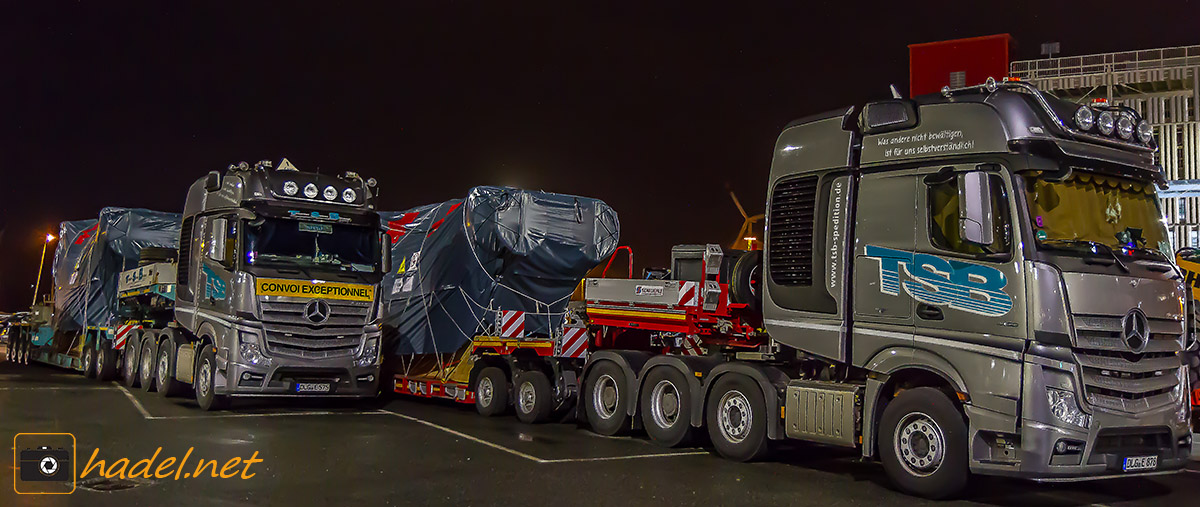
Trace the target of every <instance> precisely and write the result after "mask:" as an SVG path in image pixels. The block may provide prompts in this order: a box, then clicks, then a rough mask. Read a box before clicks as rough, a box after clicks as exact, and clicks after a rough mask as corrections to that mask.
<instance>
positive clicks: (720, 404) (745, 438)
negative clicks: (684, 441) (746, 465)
mask: <svg viewBox="0 0 1200 507" xmlns="http://www.w3.org/2000/svg"><path fill="white" fill-rule="evenodd" d="M705 412H707V413H706V414H705V421H704V423H705V424H706V425H707V426H708V436H709V437H710V438H711V439H712V443H713V447H715V448H716V449H717V454H720V455H721V456H723V457H724V458H726V459H730V460H733V461H754V460H759V459H762V458H763V457H765V456H766V455H767V450H768V447H767V422H768V417H769V416H768V414H767V404H766V401H764V400H763V394H762V389H761V388H759V387H758V383H756V382H754V380H752V379H750V377H746V376H744V375H738V374H727V375H723V376H721V378H719V379H717V383H716V385H715V386H713V389H712V391H709V393H708V408H707V410H705Z"/></svg>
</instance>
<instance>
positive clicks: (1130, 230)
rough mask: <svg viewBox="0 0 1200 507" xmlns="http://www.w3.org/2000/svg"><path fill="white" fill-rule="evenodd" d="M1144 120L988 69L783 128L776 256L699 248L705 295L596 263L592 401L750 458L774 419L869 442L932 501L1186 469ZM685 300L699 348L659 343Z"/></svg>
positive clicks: (602, 428)
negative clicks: (978, 80)
mask: <svg viewBox="0 0 1200 507" xmlns="http://www.w3.org/2000/svg"><path fill="white" fill-rule="evenodd" d="M1151 134H1152V132H1151V131H1150V129H1149V126H1148V125H1147V124H1146V123H1145V122H1142V121H1141V120H1140V118H1138V117H1137V115H1136V114H1135V113H1134V112H1133V111H1131V110H1128V109H1124V108H1115V107H1112V108H1108V107H1106V108H1094V107H1088V106H1084V107H1080V106H1077V105H1074V104H1070V103H1067V102H1064V101H1060V100H1058V99H1056V98H1054V97H1052V96H1049V95H1046V94H1043V93H1042V92H1040V91H1038V90H1037V89H1035V88H1034V87H1032V86H1030V85H1027V84H1024V83H1020V82H1004V83H995V82H994V81H991V80H989V82H988V83H987V84H986V85H982V86H975V87H968V88H963V89H957V90H945V91H944V92H943V93H942V94H939V95H934V96H924V97H918V98H916V99H914V100H902V99H894V100H884V101H879V102H872V103H868V104H866V105H865V106H863V107H857V108H847V109H845V110H839V111H836V112H833V113H829V114H824V115H817V116H813V117H809V118H805V119H802V120H798V121H796V122H793V123H792V124H790V125H788V126H787V127H786V128H785V129H784V131H783V132H782V134H781V135H780V137H779V139H778V141H777V144H776V148H775V153H774V157H773V161H772V166H771V172H770V181H769V187H768V188H769V192H768V201H767V202H768V211H767V228H766V230H767V234H766V241H765V245H764V250H763V253H762V254H761V255H762V256H761V257H759V255H758V254H757V253H756V254H747V255H742V256H741V258H740V259H738V263H739V264H738V265H737V266H735V268H734V269H733V270H732V272H731V273H730V275H729V277H728V278H724V279H722V277H721V276H720V269H717V268H714V267H713V264H712V263H715V262H716V256H715V253H716V252H715V251H714V252H713V255H709V258H708V262H706V264H705V279H704V280H703V285H702V287H701V291H702V292H701V299H702V300H703V301H704V307H703V308H702V312H700V313H697V314H696V315H694V316H693V315H691V314H690V313H688V312H683V313H680V311H679V309H677V308H672V307H671V306H670V305H669V304H667V303H669V302H670V300H671V299H672V297H678V295H677V294H671V292H672V291H671V286H670V285H669V284H668V285H664V286H662V287H661V288H655V287H646V282H638V281H614V280H588V281H587V286H586V293H585V294H586V299H587V303H586V312H587V319H588V320H589V321H590V322H591V324H592V326H591V329H592V330H594V331H595V333H594V338H593V341H592V343H591V344H590V351H589V355H588V361H587V365H586V367H585V370H584V371H583V372H582V374H581V377H582V378H583V379H584V382H583V387H582V389H581V396H582V398H581V401H580V403H579V405H580V407H581V409H582V410H583V411H584V413H585V417H586V419H587V421H588V423H589V425H590V426H591V427H592V428H593V429H594V430H596V431H598V432H601V433H605V434H612V433H616V432H620V431H623V430H625V429H628V428H630V427H631V426H634V425H641V426H643V427H645V429H646V432H647V434H649V436H650V438H651V439H653V440H655V441H657V442H660V443H663V444H667V445H672V444H677V443H680V442H682V441H683V440H684V438H683V437H681V435H683V436H686V434H687V433H688V432H689V431H691V430H692V429H694V428H701V427H704V428H706V429H707V433H708V435H709V437H710V438H711V440H712V442H713V445H714V447H715V448H716V450H717V452H718V453H720V454H721V455H723V456H725V457H728V458H731V459H735V460H749V459H755V458H758V457H760V456H762V455H763V454H764V452H765V451H766V450H767V448H768V443H769V442H770V441H772V440H779V439H785V438H794V439H800V440H808V441H814V442H820V443H824V444H830V445H839V446H845V447H852V448H858V449H860V451H861V452H862V455H863V456H864V457H865V458H873V459H879V460H880V461H882V463H883V466H884V469H885V470H886V471H887V473H888V475H889V477H890V478H891V479H892V480H893V481H894V482H895V483H896V484H897V485H898V486H899V487H901V488H902V489H904V490H906V491H908V492H911V493H914V494H918V495H923V496H928V497H945V496H948V495H952V494H954V493H955V492H957V491H960V490H961V489H962V488H963V487H964V485H965V483H966V479H967V476H968V474H969V473H976V474H984V475H1006V476H1013V477H1022V478H1029V479H1035V480H1044V481H1073V480H1088V479H1097V478H1105V477H1117V476H1131V475H1147V474H1161V473H1170V472H1173V471H1178V470H1180V469H1181V468H1182V467H1183V466H1184V465H1185V464H1186V463H1187V460H1188V455H1189V453H1190V449H1191V434H1190V432H1189V430H1188V418H1189V408H1190V404H1189V402H1188V396H1187V385H1186V382H1185V380H1184V379H1185V378H1186V371H1185V369H1184V366H1183V362H1182V353H1183V351H1184V350H1185V348H1187V345H1188V342H1189V340H1191V339H1192V338H1191V337H1190V336H1189V334H1188V332H1187V328H1188V326H1185V325H1184V318H1185V316H1184V298H1185V295H1186V293H1185V292H1184V290H1183V289H1184V287H1183V283H1182V282H1183V278H1182V277H1181V275H1180V273H1179V271H1178V270H1177V269H1176V268H1175V267H1174V266H1173V265H1172V264H1171V258H1170V257H1169V254H1170V253H1169V252H1170V250H1169V248H1170V247H1169V244H1168V243H1167V235H1166V231H1165V229H1164V227H1163V225H1162V223H1161V221H1160V220H1159V219H1160V217H1161V213H1160V212H1159V208H1158V200H1157V199H1156V196H1155V187H1156V186H1161V185H1163V175H1162V170H1161V168H1160V167H1158V166H1156V165H1155V164H1154V163H1153V153H1154V151H1155V149H1156V148H1155V146H1154V144H1153V143H1154V140H1153V136H1152V135H1151ZM910 210H914V211H915V213H909V211H910ZM760 259H761V260H760ZM755 275H757V277H756V276H755ZM726 282H728V283H726ZM731 287H732V288H731ZM751 289H753V290H751ZM731 293H732V294H735V295H736V294H745V293H750V294H753V296H754V297H752V298H738V297H736V296H735V297H734V298H733V303H734V304H728V303H726V304H725V305H724V307H722V302H725V301H726V297H727V296H726V295H728V294H731ZM741 305H745V307H744V308H740V306H741ZM754 307H760V308H761V311H758V312H754V311H748V310H751V309H752V308H754ZM722 312H724V313H722ZM756 314H757V315H756ZM758 315H761V327H759V322H758V320H757V318H758ZM681 319H682V320H684V321H694V320H699V319H703V320H704V321H706V322H705V324H704V325H703V326H702V327H703V328H704V329H706V330H707V333H704V334H700V338H701V339H702V341H703V342H704V343H705V345H706V346H707V347H708V350H709V352H710V354H709V355H708V356H704V357H700V358H694V357H684V356H680V355H667V354H662V353H661V347H660V345H661V342H662V336H663V335H664V334H667V333H675V332H677V331H675V330H674V329H673V328H672V327H671V326H672V325H673V323H674V322H676V321H678V320H681ZM751 329H753V331H752V330H751ZM656 339H657V340H658V341H659V342H660V343H658V344H656V343H655V340H656Z"/></svg>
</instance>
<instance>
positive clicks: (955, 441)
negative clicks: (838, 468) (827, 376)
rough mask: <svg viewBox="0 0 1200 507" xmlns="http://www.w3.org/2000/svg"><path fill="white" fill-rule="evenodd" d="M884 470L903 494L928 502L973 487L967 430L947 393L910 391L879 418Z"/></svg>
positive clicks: (919, 388)
mask: <svg viewBox="0 0 1200 507" xmlns="http://www.w3.org/2000/svg"><path fill="white" fill-rule="evenodd" d="M879 455H880V458H881V460H882V461H883V469H884V470H885V471H886V472H887V474H888V477H889V478H891V480H892V482H893V483H895V484H896V486H898V487H899V488H900V489H902V490H904V491H906V492H908V493H910V494H913V495H918V496H923V497H926V498H934V499H940V498H946V497H948V496H951V495H953V494H955V493H958V492H959V491H962V489H963V488H964V487H965V486H966V484H967V472H968V463H967V425H966V423H964V422H963V416H962V414H961V413H960V412H959V411H958V409H957V408H955V406H954V403H952V402H951V401H950V398H948V397H947V396H946V395H945V394H944V393H942V392H941V391H939V390H937V389H935V388H932V387H918V388H915V389H909V390H906V391H904V392H902V393H900V395H899V396H897V397H896V398H895V399H893V400H892V401H891V403H888V405H887V407H886V408H884V409H883V415H882V416H881V417H880V418H879Z"/></svg>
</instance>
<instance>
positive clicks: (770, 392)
mask: <svg viewBox="0 0 1200 507" xmlns="http://www.w3.org/2000/svg"><path fill="white" fill-rule="evenodd" d="M725 375H742V376H745V377H749V378H750V379H751V380H753V381H754V382H755V383H756V384H758V387H759V388H760V389H762V395H763V400H765V401H766V404H767V414H768V418H767V420H768V421H775V422H774V423H773V424H768V425H767V438H769V439H771V440H780V439H783V438H784V436H785V435H784V431H783V419H782V418H780V417H776V416H775V414H778V413H779V406H780V405H779V393H778V389H779V388H777V387H776V385H777V384H778V385H786V384H787V381H788V380H790V377H789V376H788V375H787V374H786V373H784V372H783V371H782V370H780V369H778V368H775V367H773V366H760V365H755V364H750V363H741V362H729V363H721V364H719V365H717V366H716V367H715V368H713V369H712V371H711V372H710V373H709V375H708V378H707V379H705V382H704V403H702V404H701V405H700V406H699V407H698V408H699V410H700V414H701V417H703V414H704V412H706V411H707V410H708V395H709V394H710V393H711V392H712V389H713V386H714V385H716V383H717V380H718V379H720V378H721V377H723V376H725Z"/></svg>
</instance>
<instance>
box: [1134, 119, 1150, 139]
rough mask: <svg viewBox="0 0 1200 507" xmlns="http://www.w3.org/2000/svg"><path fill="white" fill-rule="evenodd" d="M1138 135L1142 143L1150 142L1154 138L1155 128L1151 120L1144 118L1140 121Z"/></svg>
mask: <svg viewBox="0 0 1200 507" xmlns="http://www.w3.org/2000/svg"><path fill="white" fill-rule="evenodd" d="M1137 135H1138V141H1141V142H1142V144H1150V140H1151V139H1154V128H1152V127H1151V126H1150V122H1148V121H1146V120H1142V121H1140V122H1138V126H1137Z"/></svg>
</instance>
